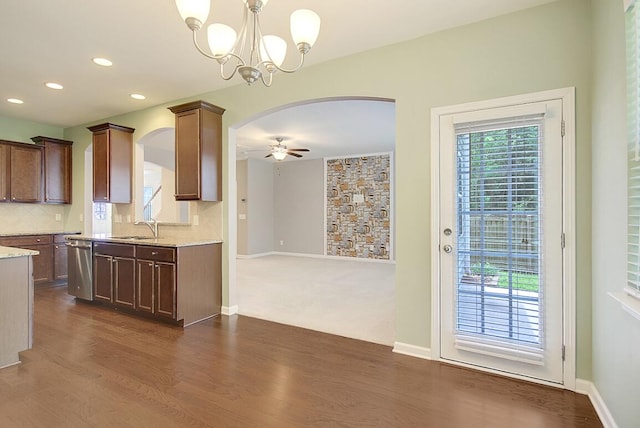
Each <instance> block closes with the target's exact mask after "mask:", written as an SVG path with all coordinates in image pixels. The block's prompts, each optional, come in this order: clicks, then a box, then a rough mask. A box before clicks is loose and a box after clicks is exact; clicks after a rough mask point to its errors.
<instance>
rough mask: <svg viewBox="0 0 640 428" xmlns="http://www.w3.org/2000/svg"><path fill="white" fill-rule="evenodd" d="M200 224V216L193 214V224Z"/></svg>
mask: <svg viewBox="0 0 640 428" xmlns="http://www.w3.org/2000/svg"><path fill="white" fill-rule="evenodd" d="M199 224H200V219H199V218H198V216H197V215H194V216H193V225H194V226H197V225H199Z"/></svg>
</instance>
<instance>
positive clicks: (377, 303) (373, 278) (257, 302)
mask: <svg viewBox="0 0 640 428" xmlns="http://www.w3.org/2000/svg"><path fill="white" fill-rule="evenodd" d="M237 263H238V269H237V287H238V306H239V313H240V314H241V315H246V316H250V317H254V318H261V319H265V320H269V321H275V322H279V323H282V324H289V325H295V326H298V327H304V328H308V329H311V330H317V331H322V332H326V333H332V334H337V335H340V336H345V337H350V338H353V339H360V340H366V341H368V342H374V343H379V344H383V345H390V346H391V345H393V342H394V341H395V265H393V264H389V263H376V262H360V261H353V260H348V259H346V260H333V259H321V258H310V257H295V256H281V255H272V256H265V257H259V258H255V259H238V260H237Z"/></svg>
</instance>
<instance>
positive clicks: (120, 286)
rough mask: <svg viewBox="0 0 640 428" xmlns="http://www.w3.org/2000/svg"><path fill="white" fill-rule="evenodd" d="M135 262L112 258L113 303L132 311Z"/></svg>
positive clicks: (127, 259) (133, 304)
mask: <svg viewBox="0 0 640 428" xmlns="http://www.w3.org/2000/svg"><path fill="white" fill-rule="evenodd" d="M135 272H136V262H135V260H134V259H129V258H122V257H114V262H113V292H114V302H115V303H116V304H118V305H120V306H125V307H127V308H131V309H133V308H134V306H135V281H136V274H135Z"/></svg>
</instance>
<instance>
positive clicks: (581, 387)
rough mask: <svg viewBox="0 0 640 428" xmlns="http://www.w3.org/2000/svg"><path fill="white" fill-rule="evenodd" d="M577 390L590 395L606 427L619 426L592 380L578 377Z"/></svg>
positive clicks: (616, 427) (614, 427)
mask: <svg viewBox="0 0 640 428" xmlns="http://www.w3.org/2000/svg"><path fill="white" fill-rule="evenodd" d="M576 392H577V393H579V394H584V395H588V396H589V400H590V401H591V404H592V405H593V408H594V409H595V410H596V413H597V414H598V417H599V418H600V422H602V425H603V426H604V427H605V428H618V424H616V421H615V420H614V419H613V416H612V415H611V412H610V411H609V408H608V407H607V405H606V404H605V402H604V400H603V399H602V396H600V392H598V388H596V386H595V385H594V384H593V383H592V382H590V381H588V380H584V379H576Z"/></svg>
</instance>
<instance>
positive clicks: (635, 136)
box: [609, 0, 640, 319]
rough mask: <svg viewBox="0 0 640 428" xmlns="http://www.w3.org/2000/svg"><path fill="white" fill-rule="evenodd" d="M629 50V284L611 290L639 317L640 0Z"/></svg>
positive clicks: (630, 26)
mask: <svg viewBox="0 0 640 428" xmlns="http://www.w3.org/2000/svg"><path fill="white" fill-rule="evenodd" d="M624 3H625V31H626V49H627V54H626V55H627V141H628V149H627V284H626V286H625V288H624V292H618V293H609V294H610V295H611V296H612V297H613V298H615V299H616V300H618V301H619V302H620V303H621V304H622V307H623V308H624V309H625V310H626V311H627V312H629V313H630V314H631V315H633V316H634V317H636V318H638V319H640V91H639V89H638V87H639V85H640V11H638V9H639V8H640V0H625V2H624Z"/></svg>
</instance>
